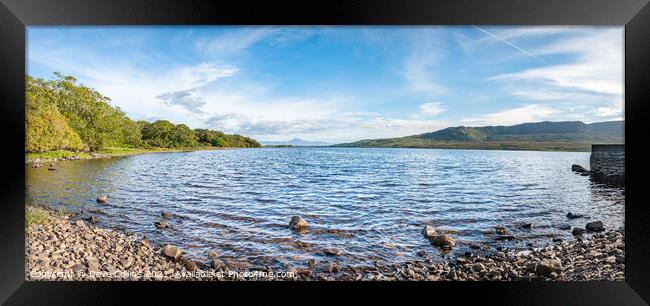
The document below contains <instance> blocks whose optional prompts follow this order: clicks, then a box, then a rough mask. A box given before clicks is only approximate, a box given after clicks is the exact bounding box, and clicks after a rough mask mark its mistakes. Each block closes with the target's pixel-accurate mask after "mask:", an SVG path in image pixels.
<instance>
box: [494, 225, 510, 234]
mask: <svg viewBox="0 0 650 306" xmlns="http://www.w3.org/2000/svg"><path fill="white" fill-rule="evenodd" d="M494 231H495V232H496V233H497V234H499V235H507V234H508V230H507V229H506V228H505V227H503V226H497V227H495V228H494Z"/></svg>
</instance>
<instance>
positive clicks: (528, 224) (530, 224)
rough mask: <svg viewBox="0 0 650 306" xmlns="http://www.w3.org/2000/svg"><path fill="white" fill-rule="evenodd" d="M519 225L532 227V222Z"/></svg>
mask: <svg viewBox="0 0 650 306" xmlns="http://www.w3.org/2000/svg"><path fill="white" fill-rule="evenodd" d="M521 227H523V228H533V224H532V223H525V224H524V225H522V226H521Z"/></svg>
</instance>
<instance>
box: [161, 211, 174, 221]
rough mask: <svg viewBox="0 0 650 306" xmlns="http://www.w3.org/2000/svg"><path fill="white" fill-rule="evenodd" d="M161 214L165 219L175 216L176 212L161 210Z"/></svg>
mask: <svg viewBox="0 0 650 306" xmlns="http://www.w3.org/2000/svg"><path fill="white" fill-rule="evenodd" d="M160 216H161V217H163V218H164V219H171V218H172V217H173V216H174V214H172V213H170V212H161V213H160Z"/></svg>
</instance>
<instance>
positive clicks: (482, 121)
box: [461, 104, 559, 125]
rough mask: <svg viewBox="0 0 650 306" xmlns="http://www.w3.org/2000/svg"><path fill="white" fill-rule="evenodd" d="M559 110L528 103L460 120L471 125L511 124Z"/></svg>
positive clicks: (533, 119) (546, 115) (536, 119)
mask: <svg viewBox="0 0 650 306" xmlns="http://www.w3.org/2000/svg"><path fill="white" fill-rule="evenodd" d="M558 112H559V111H558V110H556V109H553V108H551V107H548V106H546V105H539V104H530V105H525V106H521V107H516V108H511V109H506V110H502V111H498V112H494V113H489V114H485V115H481V116H476V117H469V118H465V119H462V120H461V122H463V123H465V124H471V125H513V124H519V123H526V122H536V121H542V120H544V119H546V118H547V117H549V116H550V115H554V114H557V113H558Z"/></svg>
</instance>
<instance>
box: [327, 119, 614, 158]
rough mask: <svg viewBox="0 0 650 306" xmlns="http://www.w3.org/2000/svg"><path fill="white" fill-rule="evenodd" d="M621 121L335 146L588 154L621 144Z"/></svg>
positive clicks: (467, 130)
mask: <svg viewBox="0 0 650 306" xmlns="http://www.w3.org/2000/svg"><path fill="white" fill-rule="evenodd" d="M624 141H625V136H624V122H623V121H608V122H596V123H591V124H586V123H584V122H581V121H563V122H550V121H544V122H535V123H523V124H517V125H512V126H483V127H466V126H459V127H449V128H446V129H442V130H439V131H435V132H431V133H424V134H420V135H413V136H406V137H399V138H386V139H367V140H361V141H357V142H352V143H343V144H338V145H336V146H337V147H382V148H449V149H501V150H545V151H547V150H552V151H589V150H590V148H591V144H592V143H624Z"/></svg>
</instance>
